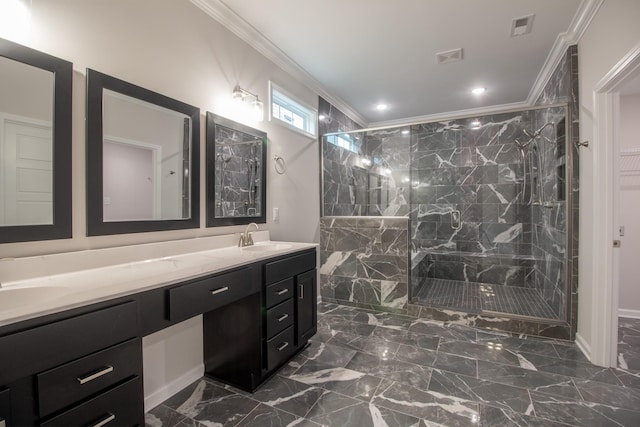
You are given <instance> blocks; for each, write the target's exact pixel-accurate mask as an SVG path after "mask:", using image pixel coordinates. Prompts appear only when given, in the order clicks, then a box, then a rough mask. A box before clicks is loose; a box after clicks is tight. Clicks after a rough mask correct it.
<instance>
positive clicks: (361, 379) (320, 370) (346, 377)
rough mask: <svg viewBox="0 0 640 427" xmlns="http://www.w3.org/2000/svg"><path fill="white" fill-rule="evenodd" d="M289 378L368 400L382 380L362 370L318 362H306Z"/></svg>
mask: <svg viewBox="0 0 640 427" xmlns="http://www.w3.org/2000/svg"><path fill="white" fill-rule="evenodd" d="M289 378H290V379H292V380H295V381H299V382H301V383H304V384H308V385H313V386H316V387H322V388H323V389H325V390H329V391H333V392H337V393H340V394H344V395H346V396H351V397H353V398H356V399H359V400H363V401H367V402H368V401H370V400H371V398H372V397H373V395H374V393H375V391H376V390H377V389H378V386H379V385H380V383H381V381H382V380H381V379H380V378H377V377H373V376H371V375H368V374H364V373H362V372H358V371H353V370H351V369H346V368H337V367H333V366H332V365H326V364H322V363H318V362H307V363H305V365H304V366H302V367H301V368H300V369H298V370H297V371H296V373H295V374H293V375H289Z"/></svg>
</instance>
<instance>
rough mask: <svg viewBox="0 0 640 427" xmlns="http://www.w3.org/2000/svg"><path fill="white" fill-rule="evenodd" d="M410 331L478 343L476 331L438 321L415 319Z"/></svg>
mask: <svg viewBox="0 0 640 427" xmlns="http://www.w3.org/2000/svg"><path fill="white" fill-rule="evenodd" d="M409 331H410V332H416V333H420V334H426V335H434V336H438V337H440V338H449V339H454V340H458V341H468V342H475V341H476V330H475V329H472V328H467V327H459V326H458V325H454V324H451V323H444V322H440V321H437V320H428V319H415V320H414V321H413V323H412V324H411V326H410V327H409Z"/></svg>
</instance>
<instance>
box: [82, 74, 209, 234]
mask: <svg viewBox="0 0 640 427" xmlns="http://www.w3.org/2000/svg"><path fill="white" fill-rule="evenodd" d="M87 82H88V91H87V96H88V102H87V110H88V111H87V118H88V123H87V133H88V136H87V144H88V145H87V155H88V159H89V160H88V163H89V166H88V171H87V178H88V188H87V200H88V204H89V205H88V212H87V214H88V218H87V224H88V234H89V235H100V234H117V233H134V232H143V231H160V230H172V229H182V228H196V227H199V225H200V223H199V203H198V200H199V197H198V196H199V194H198V193H199V190H198V188H199V185H198V184H199V183H198V180H199V178H198V177H199V173H198V170H199V168H198V166H199V161H198V158H199V156H198V140H199V136H198V134H199V132H198V130H199V115H200V111H199V110H198V109H197V108H195V107H192V106H190V105H187V104H184V103H182V102H180V101H177V100H175V99H172V98H168V97H166V96H164V95H160V94H158V93H155V92H152V91H149V90H147V89H143V88H141V87H139V86H135V85H132V84H130V83H127V82H124V81H122V80H119V79H116V78H114V77H110V76H107V75H105V74H101V73H98V72H97V71H94V70H87Z"/></svg>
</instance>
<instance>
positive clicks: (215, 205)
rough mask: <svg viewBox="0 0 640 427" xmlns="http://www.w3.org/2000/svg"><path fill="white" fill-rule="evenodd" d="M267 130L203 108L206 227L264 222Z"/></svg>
mask: <svg viewBox="0 0 640 427" xmlns="http://www.w3.org/2000/svg"><path fill="white" fill-rule="evenodd" d="M266 142H267V134H266V133H265V132H262V131H259V130H257V129H253V128H251V127H249V126H245V125H243V124H240V123H237V122H235V121H233V120H229V119H226V118H224V117H220V116H217V115H215V114H213V113H209V112H207V227H217V226H223V225H241V224H249V223H251V222H256V223H265V222H266V190H267V187H266V181H267V170H266V167H265V165H266V161H267V146H266Z"/></svg>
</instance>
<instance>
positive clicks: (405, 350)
mask: <svg viewBox="0 0 640 427" xmlns="http://www.w3.org/2000/svg"><path fill="white" fill-rule="evenodd" d="M395 359H396V360H399V361H401V362H408V363H415V364H416V365H422V366H427V367H431V368H436V369H439V370H444V371H449V372H455V373H459V374H463V375H469V376H473V377H475V376H476V373H477V368H476V360H475V359H469V358H466V357H460V356H456V355H453V354H447V353H440V352H438V351H433V350H427V349H424V348H419V347H413V346H408V345H404V344H403V345H401V346H400V348H399V349H398V351H397V352H396V355H395Z"/></svg>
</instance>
